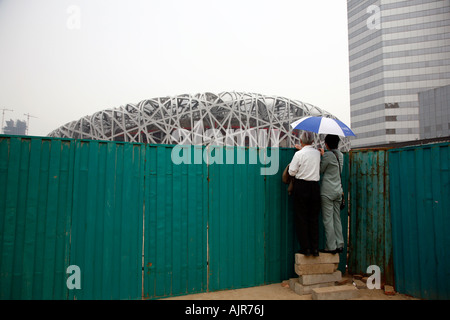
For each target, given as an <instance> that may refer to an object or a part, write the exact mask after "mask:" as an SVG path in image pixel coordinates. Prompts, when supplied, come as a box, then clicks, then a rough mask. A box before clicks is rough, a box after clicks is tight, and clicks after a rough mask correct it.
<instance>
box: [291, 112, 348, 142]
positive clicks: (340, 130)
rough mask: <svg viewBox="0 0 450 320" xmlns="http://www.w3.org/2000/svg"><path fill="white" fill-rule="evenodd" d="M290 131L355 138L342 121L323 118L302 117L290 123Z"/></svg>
mask: <svg viewBox="0 0 450 320" xmlns="http://www.w3.org/2000/svg"><path fill="white" fill-rule="evenodd" d="M291 127H292V129H293V130H294V129H298V130H304V131H311V132H315V133H318V134H335V135H338V136H341V137H348V136H355V134H354V133H353V131H352V130H351V129H350V128H349V127H347V126H346V125H345V124H344V123H343V122H342V121H340V120H337V119H331V118H324V117H304V118H301V119H299V120H297V121H295V122H293V123H291Z"/></svg>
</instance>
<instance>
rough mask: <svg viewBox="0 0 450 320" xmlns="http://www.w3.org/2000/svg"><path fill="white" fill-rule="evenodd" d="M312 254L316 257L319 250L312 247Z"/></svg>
mask: <svg viewBox="0 0 450 320" xmlns="http://www.w3.org/2000/svg"><path fill="white" fill-rule="evenodd" d="M312 255H313V256H314V257H318V256H319V250H317V249H314V250H313V251H312Z"/></svg>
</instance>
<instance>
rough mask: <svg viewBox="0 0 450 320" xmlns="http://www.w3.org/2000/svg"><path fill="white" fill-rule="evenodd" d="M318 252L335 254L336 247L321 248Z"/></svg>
mask: <svg viewBox="0 0 450 320" xmlns="http://www.w3.org/2000/svg"><path fill="white" fill-rule="evenodd" d="M320 252H323V253H331V254H336V253H337V249H336V250H328V249H323V250H320Z"/></svg>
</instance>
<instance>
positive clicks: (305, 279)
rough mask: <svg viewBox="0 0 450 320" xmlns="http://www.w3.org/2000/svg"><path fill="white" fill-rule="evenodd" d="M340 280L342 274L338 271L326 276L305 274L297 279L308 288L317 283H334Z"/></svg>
mask: <svg viewBox="0 0 450 320" xmlns="http://www.w3.org/2000/svg"><path fill="white" fill-rule="evenodd" d="M341 280H342V273H341V271H339V270H338V271H335V272H333V273H327V274H305V275H301V276H300V277H299V278H298V281H299V283H300V284H302V285H304V286H309V285H312V284H317V283H325V282H335V281H341Z"/></svg>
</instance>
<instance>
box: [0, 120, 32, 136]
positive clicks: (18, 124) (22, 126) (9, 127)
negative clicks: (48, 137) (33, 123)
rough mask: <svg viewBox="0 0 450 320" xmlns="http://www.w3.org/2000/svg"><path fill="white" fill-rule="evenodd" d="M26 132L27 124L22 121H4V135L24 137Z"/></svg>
mask: <svg viewBox="0 0 450 320" xmlns="http://www.w3.org/2000/svg"><path fill="white" fill-rule="evenodd" d="M26 131H27V123H26V121H22V120H16V121H15V122H14V120H12V119H11V120H9V121H6V127H3V133H4V134H14V135H20V136H24V135H25V132H26Z"/></svg>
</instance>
